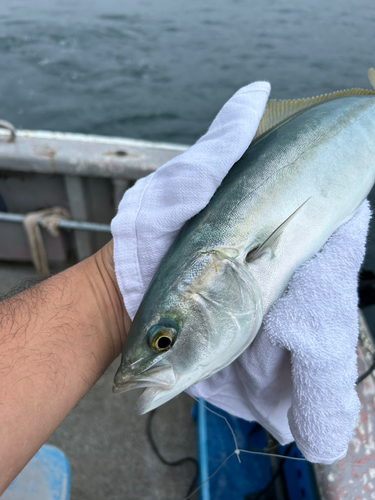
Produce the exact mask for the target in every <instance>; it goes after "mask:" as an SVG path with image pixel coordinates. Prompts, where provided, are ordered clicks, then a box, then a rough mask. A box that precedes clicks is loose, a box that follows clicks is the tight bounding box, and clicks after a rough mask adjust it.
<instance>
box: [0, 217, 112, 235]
mask: <svg viewBox="0 0 375 500" xmlns="http://www.w3.org/2000/svg"><path fill="white" fill-rule="evenodd" d="M24 218H25V216H24V215H22V214H9V213H6V212H0V221H1V222H17V223H19V224H22V223H23V220H24ZM58 227H59V228H61V229H68V230H71V229H75V230H78V231H89V232H91V231H92V232H98V233H109V234H110V233H111V227H110V225H109V224H97V223H95V222H79V221H76V220H61V221H60V222H59V224H58Z"/></svg>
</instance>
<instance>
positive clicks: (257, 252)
mask: <svg viewBox="0 0 375 500" xmlns="http://www.w3.org/2000/svg"><path fill="white" fill-rule="evenodd" d="M310 198H311V196H310ZM310 198H308V199H307V200H306V201H304V202H303V203H302V205H300V206H299V207H298V208H297V210H295V211H294V212H293V213H292V215H289V217H288V218H287V219H285V220H284V222H283V223H282V224H280V226H279V227H277V228H276V229H275V230H274V231H273V233H272V234H271V235H270V236H269V237H268V238H267V239H266V241H264V242H263V243H261V244H260V245H258V246H256V247H255V248H252V249H251V250H250V251H249V252H248V253H247V255H246V259H245V260H246V262H252V261H253V260H255V259H259V257H261V256H262V255H264V254H265V253H266V251H267V249H268V248H270V249H271V250H274V247H275V246H276V244H277V241H278V239H279V238H280V236H281V234H282V232H283V231H284V229H285V227H286V226H287V225H288V224H289V222H290V221H291V220H292V219H294V217H295V216H296V215H297V213H298V212H299V211H300V210H301V208H302V207H303V206H304V205H305V204H306V203H307V202H308V201H309V200H310Z"/></svg>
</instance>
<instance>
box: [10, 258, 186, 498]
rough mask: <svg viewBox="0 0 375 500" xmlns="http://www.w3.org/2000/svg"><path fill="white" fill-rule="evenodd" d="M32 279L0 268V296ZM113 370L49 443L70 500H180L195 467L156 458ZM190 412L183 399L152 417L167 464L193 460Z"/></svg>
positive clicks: (30, 272)
mask: <svg viewBox="0 0 375 500" xmlns="http://www.w3.org/2000/svg"><path fill="white" fill-rule="evenodd" d="M35 276H36V275H35V271H34V269H33V267H32V266H31V265H14V264H4V263H1V264H0V295H3V294H4V293H6V292H8V291H9V290H10V289H11V288H13V287H14V286H15V285H17V284H19V283H20V281H22V280H23V279H25V278H26V279H30V278H33V277H35ZM118 365H119V360H116V362H114V363H113V364H112V365H111V366H110V368H109V369H108V370H107V372H106V373H105V374H104V375H103V377H102V378H101V379H100V380H99V381H98V382H97V384H96V385H95V386H94V387H93V388H92V389H91V390H90V392H89V393H88V394H87V395H86V396H85V397H84V398H83V399H82V400H81V401H80V402H79V404H78V405H77V406H76V407H75V408H74V409H73V410H72V411H71V413H70V414H69V415H68V416H67V418H66V419H65V420H64V421H63V422H62V423H61V425H60V426H59V427H58V428H57V429H56V431H55V432H54V433H53V434H52V436H51V437H50V439H49V440H48V442H49V443H50V444H53V445H55V446H58V447H59V448H61V449H62V450H63V451H64V452H65V453H66V455H67V456H68V458H69V461H70V465H71V470H72V489H71V500H93V499H96V498H97V499H106V500H140V499H142V500H179V499H181V500H183V499H184V498H185V496H186V493H187V490H188V488H189V485H190V482H191V480H192V478H193V475H194V467H193V465H191V464H190V463H187V464H184V465H181V466H179V467H168V466H166V465H164V464H162V463H161V462H160V461H159V460H158V458H157V457H156V456H155V454H154V452H153V451H152V449H151V447H150V445H149V443H148V440H147V437H146V421H147V415H144V416H141V417H139V416H136V415H134V414H133V412H132V408H133V406H134V404H135V402H136V399H137V397H138V395H139V392H138V391H137V392H129V393H125V394H119V395H114V394H112V392H111V387H112V381H113V376H114V373H115V371H116V369H117V367H118ZM192 406H193V400H192V399H191V398H190V397H189V396H188V395H186V394H182V395H180V396H178V397H177V398H175V399H174V400H172V401H170V402H169V403H167V404H165V405H164V406H162V407H161V408H160V409H158V411H157V413H156V415H155V417H154V422H153V429H154V435H155V439H156V440H157V443H158V444H159V447H160V451H161V452H162V453H163V454H164V456H165V457H166V458H167V459H168V460H177V459H180V458H182V457H186V456H195V454H196V427H195V423H194V422H193V421H192V419H191V416H190V412H191V409H192Z"/></svg>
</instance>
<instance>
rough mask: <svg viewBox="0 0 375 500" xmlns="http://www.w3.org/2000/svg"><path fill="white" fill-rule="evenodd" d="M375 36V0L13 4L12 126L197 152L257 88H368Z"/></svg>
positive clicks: (6, 20)
mask: <svg viewBox="0 0 375 500" xmlns="http://www.w3.org/2000/svg"><path fill="white" fill-rule="evenodd" d="M374 34H375V2H374V1H373V0H359V1H358V2H356V3H355V4H353V3H352V4H350V3H349V2H348V1H347V0H333V1H331V2H327V1H322V0H317V1H316V0H315V1H312V0H307V1H304V2H301V1H300V0H277V1H275V0H255V1H249V0H215V1H213V0H210V1H202V0H189V2H187V1H186V0H160V1H158V2H155V1H152V0H107V1H100V2H99V1H95V0H78V1H71V0H35V1H33V2H29V1H28V0H11V1H10V0H2V2H1V3H0V70H1V71H0V74H1V78H0V116H1V118H3V119H7V120H9V121H11V122H12V123H13V124H14V125H15V126H16V127H18V128H21V127H22V128H30V129H45V130H61V131H71V132H84V133H95V134H105V135H119V136H129V137H137V138H145V139H153V140H163V141H175V142H180V143H187V144H189V143H192V142H193V141H195V140H196V139H197V138H198V137H199V136H200V135H201V134H202V133H204V131H205V130H206V129H207V127H208V125H209V124H210V122H211V120H212V119H213V117H214V116H215V114H216V113H217V111H218V110H219V109H220V107H221V106H222V105H223V104H224V102H225V101H226V100H227V99H228V98H229V97H230V96H231V95H232V94H233V93H234V92H235V91H236V90H237V89H238V88H239V87H241V86H243V85H245V84H247V83H249V82H251V81H254V80H269V81H270V82H271V83H272V87H273V90H272V97H274V98H296V97H308V96H313V95H318V94H322V93H326V92H332V91H335V90H338V89H344V88H352V87H365V88H368V87H369V85H368V81H367V76H366V72H367V69H368V68H369V67H370V66H374V65H375V54H374Z"/></svg>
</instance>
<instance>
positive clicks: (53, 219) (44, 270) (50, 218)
mask: <svg viewBox="0 0 375 500" xmlns="http://www.w3.org/2000/svg"><path fill="white" fill-rule="evenodd" d="M69 218H70V213H69V211H68V210H67V209H66V208H62V207H52V208H47V209H45V210H39V211H37V212H30V213H28V214H26V215H25V218H24V221H23V226H24V228H25V232H26V236H27V241H28V243H29V247H30V252H31V258H32V261H33V263H34V266H35V269H36V272H37V273H38V276H39V278H41V279H45V278H48V277H49V276H50V271H49V267H48V260H47V254H46V249H45V247H44V242H43V237H42V232H41V230H40V226H43V227H44V228H45V229H46V230H47V231H48V233H49V234H50V235H51V236H54V237H55V238H56V237H57V236H58V235H59V229H58V224H59V222H60V220H62V219H64V220H66V219H69Z"/></svg>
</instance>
